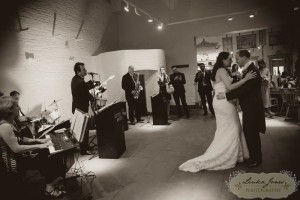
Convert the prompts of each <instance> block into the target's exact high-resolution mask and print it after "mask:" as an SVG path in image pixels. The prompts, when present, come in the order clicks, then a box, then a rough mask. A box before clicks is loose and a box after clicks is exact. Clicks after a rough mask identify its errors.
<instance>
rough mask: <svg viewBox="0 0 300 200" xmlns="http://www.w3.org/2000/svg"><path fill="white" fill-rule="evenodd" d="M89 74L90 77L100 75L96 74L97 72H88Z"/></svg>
mask: <svg viewBox="0 0 300 200" xmlns="http://www.w3.org/2000/svg"><path fill="white" fill-rule="evenodd" d="M88 74H89V75H92V76H93V75H99V74H98V73H95V72H88Z"/></svg>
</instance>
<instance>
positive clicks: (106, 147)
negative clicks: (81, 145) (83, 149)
mask: <svg viewBox="0 0 300 200" xmlns="http://www.w3.org/2000/svg"><path fill="white" fill-rule="evenodd" d="M96 129H97V143H98V154H99V158H119V157H120V156H121V155H122V154H123V153H124V152H125V150H126V144H125V135H124V122H123V115H122V103H121V102H118V103H113V104H111V105H108V106H105V107H104V108H103V109H101V111H100V112H99V113H98V114H97V115H96Z"/></svg>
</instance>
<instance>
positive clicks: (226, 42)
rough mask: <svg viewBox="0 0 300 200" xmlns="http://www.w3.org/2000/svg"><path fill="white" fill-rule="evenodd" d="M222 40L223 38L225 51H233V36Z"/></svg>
mask: <svg viewBox="0 0 300 200" xmlns="http://www.w3.org/2000/svg"><path fill="white" fill-rule="evenodd" d="M222 40H223V51H228V52H232V51H233V46H232V37H226V38H222Z"/></svg>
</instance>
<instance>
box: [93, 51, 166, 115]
mask: <svg viewBox="0 0 300 200" xmlns="http://www.w3.org/2000/svg"><path fill="white" fill-rule="evenodd" d="M92 62H93V64H92V66H93V67H95V68H96V69H97V72H98V73H99V74H100V76H101V82H103V81H104V80H106V79H107V78H108V77H109V76H111V75H115V76H116V77H115V78H114V79H112V80H110V81H109V82H108V85H107V88H108V90H107V91H106V92H105V93H104V96H103V97H104V98H107V100H108V103H109V102H113V101H115V100H118V101H120V100H125V92H124V90H123V89H122V87H121V81H122V77H123V75H124V74H126V73H127V72H128V66H130V65H132V66H134V68H135V70H136V71H139V73H140V74H144V76H145V87H146V101H147V110H148V111H151V99H150V96H152V95H153V94H156V93H157V92H158V91H159V87H158V84H157V81H158V73H159V68H160V67H161V66H165V63H166V61H165V53H164V51H163V50H161V49H151V50H121V51H113V52H106V53H102V54H100V55H98V56H94V57H93V61H92Z"/></svg>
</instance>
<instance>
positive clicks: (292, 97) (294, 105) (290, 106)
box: [285, 90, 298, 120]
mask: <svg viewBox="0 0 300 200" xmlns="http://www.w3.org/2000/svg"><path fill="white" fill-rule="evenodd" d="M285 95H286V104H287V110H286V114H285V120H286V119H287V117H288V115H289V114H292V117H294V115H295V113H296V112H297V111H298V101H297V100H296V97H297V95H296V93H295V92H294V91H288V90H285Z"/></svg>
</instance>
